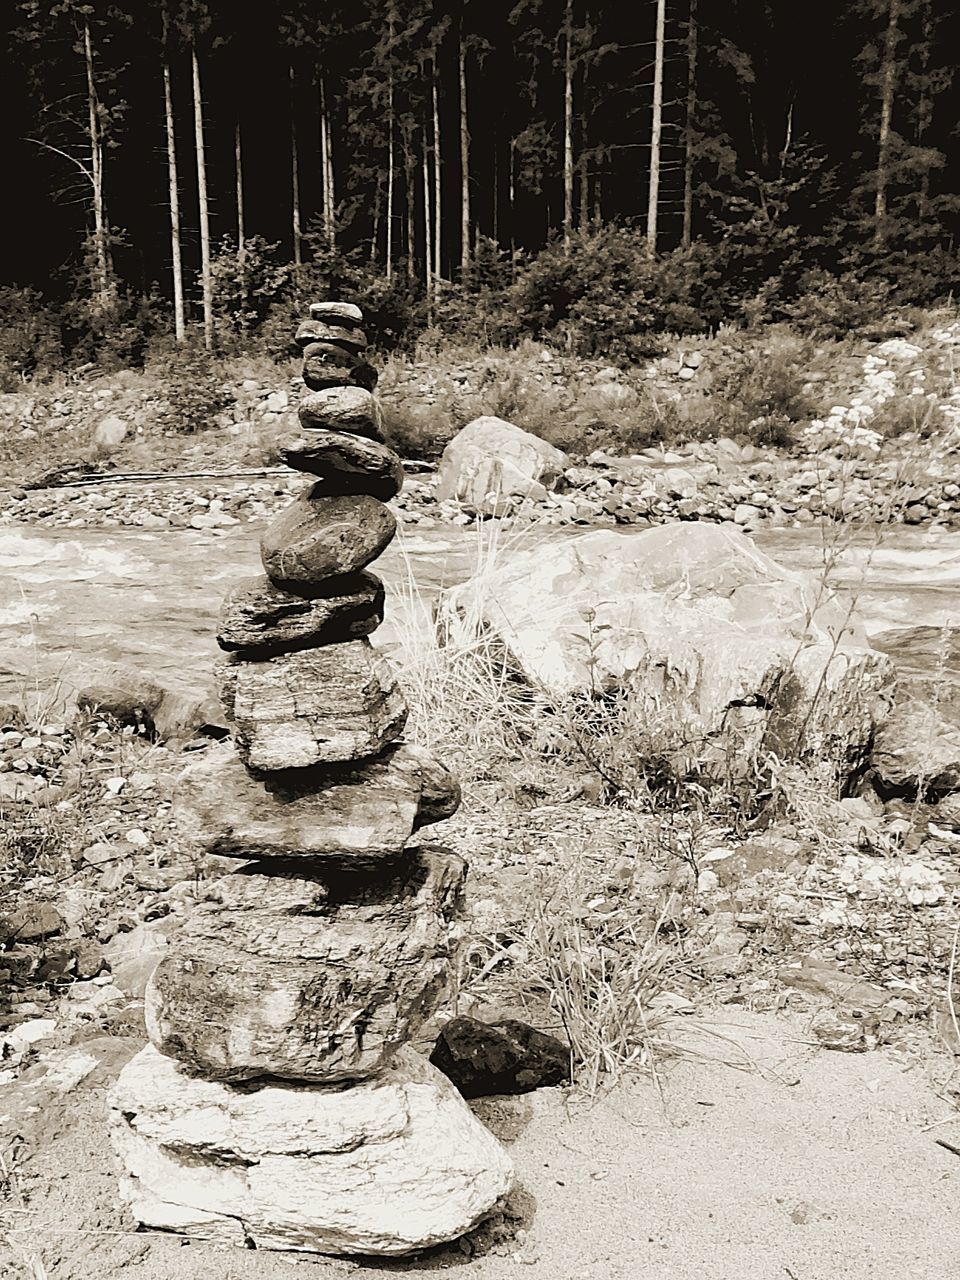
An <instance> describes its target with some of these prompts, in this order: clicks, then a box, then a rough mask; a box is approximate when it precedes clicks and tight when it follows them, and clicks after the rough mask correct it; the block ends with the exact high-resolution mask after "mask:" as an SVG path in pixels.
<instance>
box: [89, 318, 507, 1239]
mask: <svg viewBox="0 0 960 1280" xmlns="http://www.w3.org/2000/svg"><path fill="white" fill-rule="evenodd" d="M310 312H311V317H310V319H309V320H307V321H305V322H304V323H303V324H302V325H301V326H300V328H299V330H298V332H297V341H298V343H299V344H300V345H301V346H302V347H303V355H304V381H305V382H306V385H307V387H308V388H309V394H306V395H305V396H304V397H303V399H302V401H301V404H300V410H299V414H300V423H301V427H302V430H301V432H299V433H298V434H296V435H295V436H291V437H290V438H287V439H285V440H284V441H283V442H282V446H281V456H282V457H283V458H284V460H285V461H286V462H287V464H288V465H289V466H291V467H294V468H296V469H297V470H299V471H304V472H307V473H309V474H310V475H311V476H312V477H313V479H312V481H311V484H310V487H309V488H308V489H307V490H306V491H305V492H304V494H303V495H302V496H301V497H300V498H298V499H297V500H296V501H295V502H294V503H293V505H292V506H291V507H289V508H288V509H287V510H286V511H284V512H282V513H281V515H280V516H279V517H278V519H276V520H275V521H274V523H273V524H271V525H270V526H269V528H268V529H267V530H266V532H265V533H264V535H263V538H262V540H261V556H262V560H263V567H264V569H265V570H266V576H261V577H256V578H251V579H249V580H247V581H244V582H242V583H241V584H240V585H239V586H238V587H236V588H235V589H234V590H233V591H232V592H231V593H230V595H229V596H228V597H227V599H226V601H225V603H224V607H223V612H222V615H221V620H220V630H219V635H218V640H219V643H220V645H221V647H222V648H223V649H224V650H226V651H227V653H228V654H229V656H228V657H227V658H226V659H225V660H224V661H223V663H222V665H221V670H220V696H221V699H222V701H223V704H224V706H225V708H226V711H227V715H228V717H229V719H230V720H231V721H232V723H233V725H234V739H233V742H232V743H228V744H225V745H222V746H219V747H217V748H216V749H214V750H213V751H211V752H208V753H207V754H206V756H205V757H204V759H203V760H202V761H200V763H198V764H194V765H192V766H190V767H189V768H188V769H187V770H186V772H185V773H184V775H183V777H182V780H181V784H180V793H179V797H178V808H179V811H180V814H181V817H182V819H183V820H184V821H185V823H186V827H187V830H188V831H189V833H190V835H191V836H192V838H194V839H195V840H197V841H198V842H199V843H200V845H201V846H202V847H203V848H204V849H205V850H206V851H207V852H209V853H213V854H217V855H222V856H225V857H228V858H238V859H244V860H246V861H244V862H243V863H242V864H241V865H239V866H238V869H237V870H236V871H235V872H233V873H231V874H228V875H225V876H223V877H222V878H221V879H219V880H216V881H214V882H213V884H212V887H211V889H210V891H209V893H208V894H207V897H206V899H205V900H204V901H202V902H201V903H199V904H198V905H197V906H196V907H195V908H194V910H193V911H192V913H191V914H190V916H189V917H188V919H187V921H186V923H185V926H184V929H183V931H182V933H181V934H180V935H179V936H178V937H177V938H176V939H175V940H174V942H173V943H172V945H171V947H170V949H169V951H168V953H167V954H166V956H165V958H164V960H163V961H162V962H161V964H160V966H159V968H158V969H157V970H156V973H155V974H154V977H153V978H152V980H151V982H150V985H149V987H148V990H147V997H146V1023H147V1032H148V1035H149V1038H150V1041H151V1043H150V1045H149V1046H147V1047H146V1048H145V1049H143V1050H142V1051H141V1052H140V1053H139V1054H137V1056H136V1057H135V1058H133V1060H132V1061H131V1062H130V1063H129V1064H128V1065H127V1066H126V1068H125V1069H124V1070H123V1072H122V1073H121V1075H120V1078H119V1080H118V1082H117V1085H116V1087H115V1090H114V1094H113V1098H112V1105H113V1111H112V1136H113V1142H114V1146H115V1148H116V1150H117V1152H118V1154H119V1156H120V1159H121V1162H122V1164H123V1167H124V1177H123V1190H124V1194H125V1196H126V1197H127V1198H128V1199H129V1201H130V1203H131V1205H132V1209H133V1213H134V1215H135V1217H136V1218H137V1219H138V1221H140V1222H141V1223H143V1224H145V1225H148V1226H153V1227H160V1228H165V1229H168V1230H175V1231H180V1232H183V1233H186V1234H189V1235H195V1236H200V1237H205V1238H208V1239H212V1240H217V1241H233V1242H236V1243H237V1244H240V1245H247V1246H250V1245H254V1246H258V1247H267V1248H281V1249H282V1248H287V1249H304V1250H314V1251H316V1252H320V1253H362V1254H373V1253H383V1254H402V1253H408V1252H410V1251H412V1250H415V1249H420V1248H424V1247H426V1246H428V1245H432V1244H437V1243H440V1242H442V1241H446V1240H451V1239H454V1238H456V1237H457V1236H459V1235H461V1234H463V1233H464V1232H465V1231H467V1230H469V1229H470V1228H471V1227H472V1226H474V1225H475V1224H476V1223H477V1222H478V1221H479V1220H480V1219H482V1218H483V1217H484V1216H485V1215H486V1214H487V1213H489V1211H490V1210H491V1209H492V1207H493V1206H494V1205H495V1203H496V1202H497V1200H498V1199H499V1198H500V1197H501V1196H502V1195H504V1194H505V1193H506V1192H507V1191H508V1190H509V1187H510V1184H511V1179H512V1172H511V1166H510V1161H509V1159H508V1157H507V1156H506V1154H505V1153H504V1151H503V1150H502V1148H501V1147H500V1145H499V1144H498V1143H497V1142H496V1140H495V1139H494V1138H493V1137H492V1135H491V1134H490V1133H488V1131H487V1130H486V1129H485V1128H484V1127H483V1126H482V1125H481V1124H480V1123H479V1122H478V1121H477V1120H476V1119H475V1118H474V1117H473V1115H472V1113H471V1112H470V1111H469V1110H468V1108H467V1107H466V1105H465V1104H464V1102H463V1101H462V1099H461V1098H460V1096H459V1094H458V1093H457V1092H456V1091H455V1090H454V1089H453V1086H452V1085H450V1083H449V1082H448V1081H447V1079H446V1077H445V1076H442V1075H441V1074H440V1073H439V1072H438V1071H437V1070H436V1069H435V1068H434V1067H432V1066H431V1065H430V1064H429V1063H428V1062H427V1061H426V1059H424V1058H423V1057H421V1056H420V1055H419V1054H417V1053H415V1052H414V1051H413V1050H412V1049H411V1048H410V1046H409V1044H408V1041H409V1040H410V1039H411V1037H412V1036H413V1035H414V1034H415V1033H416V1031H417V1029H418V1028H419V1027H420V1026H421V1025H422V1023H423V1022H424V1021H425V1020H426V1019H427V1018H428V1017H429V1015H430V1014H431V1013H432V1012H433V1010H434V1009H435V1008H436V1007H437V1005H438V1004H439V1002H440V1001H441V1000H442V998H443V997H444V995H445V994H446V993H447V991H448V987H449V982H450V978H451V968H452V952H453V949H454V943H455V939H456V935H457V925H456V915H457V911H458V907H459V904H460V900H461V897H462V890H463V881H464V876H465V872H466V867H465V864H464V863H463V861H462V860H461V859H460V858H458V857H456V856H455V855H453V854H451V853H449V852H447V851H445V850H443V849H442V848H439V847H437V846H432V847H431V846H419V847H418V846H411V845H410V843H409V842H410V840H411V837H412V835H413V833H414V832H415V831H417V830H418V829H419V828H421V827H423V826H424V825H426V824H428V823H431V822H436V821H439V820H440V819H441V818H444V817H448V816H449V815H450V814H451V813H453V811H454V810H455V809H456V807H457V804H458V803H459V788H458V787H457V784H456V782H455V781H454V779H453V778H452V777H451V775H450V774H449V773H448V772H447V770H446V769H445V768H443V766H442V765H440V764H439V763H438V762H436V761H435V760H433V759H432V758H431V757H430V755H429V754H428V753H427V752H425V751H424V750H422V749H420V748H417V747H415V746H413V745H411V744H408V743H404V742H402V741H401V737H400V735H401V733H402V731H403V728H404V722H405V720H406V716H407V708H406V705H405V703H404V700H403V696H402V694H401V692H400V689H399V687H398V685H397V682H396V678H395V676H394V674H393V672H392V670H391V668H390V666H389V664H388V663H387V662H386V660H385V659H384V658H383V657H382V656H381V655H380V654H379V653H378V651H377V650H376V649H375V648H374V647H373V646H372V645H371V643H370V640H369V639H368V636H369V635H370V633H371V632H372V631H374V630H375V629H376V627H377V626H378V625H379V624H380V622H381V621H382V619H383V603H384V593H383V586H382V584H381V582H380V581H379V579H378V578H376V577H375V576H374V575H373V574H372V573H370V572H368V571H367V566H368V565H369V564H370V563H371V562H372V561H373V560H374V559H375V558H376V557H377V556H378V555H379V554H380V553H381V552H382V551H383V549H384V547H386V545H387V543H388V542H389V541H390V539H391V538H392V537H393V535H394V532H395V528H396V523H395V520H394V517H393V515H392V513H391V512H390V510H389V509H388V508H387V507H386V506H385V505H384V502H385V501H387V500H389V499H390V498H392V497H394V496H395V495H396V494H397V492H398V491H399V489H400V486H401V484H402V482H403V469H402V467H401V464H400V460H399V458H398V457H397V455H396V454H395V453H393V452H392V451H391V450H390V449H389V448H388V447H387V446H386V445H385V443H384V439H383V435H382V432H381V415H380V409H379V405H378V402H377V400H376V398H375V396H374V394H373V388H374V386H375V385H376V376H377V375H376V372H375V370H374V369H373V368H372V367H371V366H370V365H369V364H368V363H366V361H365V360H364V358H363V351H364V348H365V344H366V339H365V337H364V334H363V332H362V330H361V328H360V325H361V322H362V317H361V314H360V312H359V310H358V309H357V308H356V307H353V306H350V305H347V304H344V303H333V302H329V303H316V304H314V305H313V306H312V307H311V308H310Z"/></svg>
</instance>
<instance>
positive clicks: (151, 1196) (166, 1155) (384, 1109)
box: [111, 1047, 513, 1255]
mask: <svg viewBox="0 0 960 1280" xmlns="http://www.w3.org/2000/svg"><path fill="white" fill-rule="evenodd" d="M111 1105H112V1111H111V1137H112V1141H113V1146H114V1149H115V1150H116V1152H117V1154H118V1156H119V1158H120V1161H121V1164H122V1166H123V1169H124V1177H123V1179H122V1184H121V1185H122V1190H123V1194H124V1196H125V1198H126V1199H127V1200H128V1201H129V1203H130V1208H131V1210H132V1213H133V1216H134V1218H135V1219H136V1220H137V1221H138V1222H139V1223H142V1224H143V1225H144V1226H148V1227H156V1228H160V1229H162V1230H166V1231H177V1232H181V1233H183V1234H185V1235H190V1236H196V1237H199V1238H202V1239H205V1240H212V1241H216V1242H217V1243H222V1244H236V1245H240V1246H246V1247H251V1246H253V1247H256V1248H260V1249H301V1250H307V1251H312V1252H315V1253H328V1254H329V1253H332V1254H386V1255H397V1254H405V1253H411V1252H413V1251H414V1250H417V1249H423V1248H426V1247H428V1246H430V1245H436V1244H441V1243H443V1242H445V1241H448V1240H454V1239H456V1238H457V1237H459V1236H461V1235H463V1234H464V1233H465V1232H467V1231H469V1230H470V1229H471V1228H472V1227H473V1226H475V1225H476V1224H477V1223H478V1222H480V1221H481V1220H482V1219H483V1218H484V1217H486V1216H487V1215H488V1214H489V1212H490V1211H491V1209H493V1208H494V1206H495V1205H496V1203H497V1201H498V1200H499V1199H500V1198H501V1197H502V1196H504V1195H505V1194H506V1193H507V1192H508V1191H509V1190H510V1187H511V1183H512V1179H513V1173H512V1167H511V1162H510V1159H509V1157H508V1156H507V1154H506V1152H505V1151H504V1150H503V1148H502V1147H501V1146H500V1144H499V1143H498V1142H497V1141H496V1139H495V1138H494V1137H493V1135H492V1134H491V1133H490V1132H489V1131H488V1130H487V1129H485V1128H484V1127H483V1125H482V1124H480V1122H479V1121H478V1120H477V1119H475V1117H474V1116H473V1115H472V1113H471V1112H470V1111H469V1109H468V1108H467V1106H466V1104H465V1103H464V1102H463V1100H462V1099H461V1098H460V1096H459V1095H458V1094H457V1092H456V1090H455V1089H454V1087H453V1085H452V1084H450V1082H449V1081H448V1080H447V1079H446V1078H445V1077H444V1076H443V1075H441V1074H440V1072H438V1071H437V1070H436V1069H435V1068H434V1067H432V1066H431V1065H430V1064H429V1063H428V1062H427V1061H426V1060H425V1059H424V1058H422V1057H420V1055H419V1054H417V1053H415V1052H414V1051H413V1050H411V1049H409V1048H404V1049H403V1050H401V1052H400V1053H399V1054H398V1055H397V1057H396V1058H395V1059H394V1061H393V1063H392V1064H391V1066H390V1067H389V1068H388V1069H387V1070H386V1071H385V1072H384V1073H383V1074H382V1075H380V1076H378V1077H377V1078H376V1079H373V1080H370V1081H366V1082H365V1083H363V1084H359V1085H356V1086H354V1087H353V1088H348V1089H336V1088H330V1087H317V1086H305V1085H295V1084H268V1085H264V1086H262V1087H260V1088H256V1089H251V1088H249V1087H247V1088H239V1087H237V1086H231V1085H225V1084H218V1083H214V1082H211V1081H207V1080H202V1079H198V1078H196V1077H193V1076H190V1075H188V1074H187V1073H186V1072H185V1071H184V1070H183V1069H182V1068H180V1067H179V1066H178V1065H177V1064H176V1063H175V1062H173V1061H171V1060H170V1059H169V1058H164V1057H163V1056H162V1055H161V1054H159V1053H158V1052H157V1051H156V1050H155V1049H153V1048H152V1047H148V1048H146V1049H144V1050H143V1051H142V1052H141V1053H139V1054H137V1056H136V1057H135V1058H133V1059H132V1061H131V1062H129V1063H128V1064H127V1066H126V1067H125V1068H124V1070H123V1071H122V1072H121V1074H120V1077H119V1080H118V1081H117V1084H116V1086H115V1087H114V1090H113V1093H112V1097H111Z"/></svg>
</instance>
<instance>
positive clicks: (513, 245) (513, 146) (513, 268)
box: [507, 138, 517, 280]
mask: <svg viewBox="0 0 960 1280" xmlns="http://www.w3.org/2000/svg"><path fill="white" fill-rule="evenodd" d="M507 191H508V199H509V204H510V275H511V278H512V279H513V280H516V278H517V140H516V138H511V139H510V182H509V186H508V189H507Z"/></svg>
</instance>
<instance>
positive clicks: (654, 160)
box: [647, 0, 667, 253]
mask: <svg viewBox="0 0 960 1280" xmlns="http://www.w3.org/2000/svg"><path fill="white" fill-rule="evenodd" d="M666 9H667V0H657V37H656V54H655V61H654V69H653V122H652V124H651V127H650V187H649V193H648V198H647V248H648V249H649V250H650V252H651V253H656V251H657V214H658V212H659V201H660V134H661V130H662V127H663V46H664V34H665V28H666Z"/></svg>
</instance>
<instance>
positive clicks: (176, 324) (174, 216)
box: [161, 0, 187, 342]
mask: <svg viewBox="0 0 960 1280" xmlns="http://www.w3.org/2000/svg"><path fill="white" fill-rule="evenodd" d="M161 19H162V21H163V111H164V118H165V120H166V126H167V178H168V181H169V184H170V261H171V270H172V272H173V328H174V333H175V335H176V339H177V342H184V341H185V340H186V336H187V326H186V321H185V319H184V312H183V259H182V256H181V253H180V187H179V183H178V182H177V139H176V130H175V128H174V116H173V87H172V84H171V77H170V50H169V48H168V45H167V40H168V37H169V32H168V21H169V20H168V17H167V5H166V0H165V2H164V4H163V7H162V9H161Z"/></svg>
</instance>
